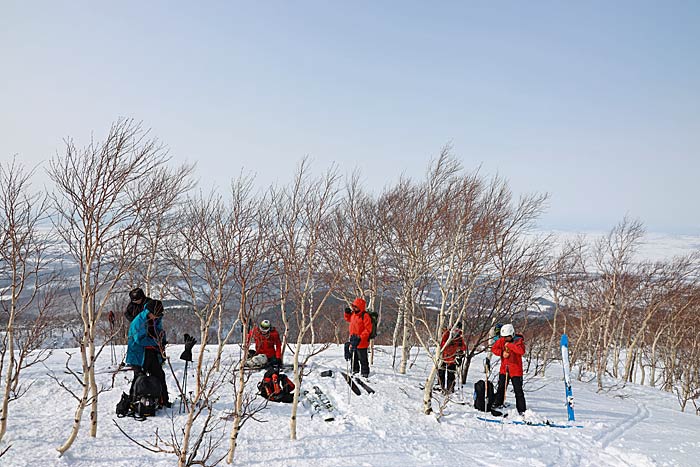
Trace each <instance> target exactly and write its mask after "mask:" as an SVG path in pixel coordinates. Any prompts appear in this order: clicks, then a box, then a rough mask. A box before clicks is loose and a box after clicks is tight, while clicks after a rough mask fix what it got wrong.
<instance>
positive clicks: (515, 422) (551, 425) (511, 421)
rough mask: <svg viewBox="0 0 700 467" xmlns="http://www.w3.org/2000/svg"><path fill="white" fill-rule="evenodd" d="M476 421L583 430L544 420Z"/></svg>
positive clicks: (491, 419) (484, 418) (496, 419)
mask: <svg viewBox="0 0 700 467" xmlns="http://www.w3.org/2000/svg"><path fill="white" fill-rule="evenodd" d="M476 418H477V419H479V420H481V421H483V422H489V423H500V424H501V425H527V426H546V427H549V428H583V425H560V424H558V423H554V422H550V421H549V420H545V421H544V422H526V421H522V420H506V419H505V418H486V417H481V416H477V417H476Z"/></svg>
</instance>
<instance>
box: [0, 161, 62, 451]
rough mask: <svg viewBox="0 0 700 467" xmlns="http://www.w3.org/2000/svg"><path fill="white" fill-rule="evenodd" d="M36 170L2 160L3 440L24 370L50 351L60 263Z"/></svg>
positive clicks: (0, 383) (0, 349) (0, 351)
mask: <svg viewBox="0 0 700 467" xmlns="http://www.w3.org/2000/svg"><path fill="white" fill-rule="evenodd" d="M32 174H33V172H31V171H30V172H26V171H25V170H24V168H23V166H22V165H21V164H19V163H18V162H17V160H16V159H13V160H12V162H10V163H8V164H0V282H1V283H2V284H3V287H2V288H1V289H0V295H1V296H2V297H3V299H2V300H0V307H1V309H2V316H3V325H4V326H3V327H4V332H3V333H2V341H1V342H0V392H1V393H2V399H0V442H2V440H3V437H4V436H5V433H6V431H7V420H8V416H9V405H10V402H11V401H13V400H16V399H17V398H19V397H21V396H22V395H23V394H24V393H25V392H26V391H27V389H28V387H23V386H22V385H21V381H20V375H21V372H22V370H24V369H25V368H28V367H30V366H32V365H35V364H37V363H40V362H42V361H44V360H45V359H46V358H47V357H48V355H49V354H50V352H49V351H47V350H45V349H42V348H41V344H42V343H43V341H44V339H45V338H46V331H47V328H48V326H49V318H48V316H47V308H48V306H49V305H50V304H51V299H52V297H53V294H52V288H51V286H52V282H53V280H54V278H55V273H54V271H53V270H52V269H51V267H52V266H54V267H55V264H52V263H53V261H52V260H51V257H50V255H49V254H48V248H49V247H50V240H51V239H50V233H49V232H48V229H42V227H41V223H42V222H43V221H46V217H47V215H48V204H47V202H46V198H45V197H44V196H43V195H41V194H39V193H32V192H31V186H30V180H31V176H32ZM8 448H9V446H8V447H7V448H5V449H1V448H0V451H2V452H4V451H5V450H6V449H8ZM0 455H1V454H0Z"/></svg>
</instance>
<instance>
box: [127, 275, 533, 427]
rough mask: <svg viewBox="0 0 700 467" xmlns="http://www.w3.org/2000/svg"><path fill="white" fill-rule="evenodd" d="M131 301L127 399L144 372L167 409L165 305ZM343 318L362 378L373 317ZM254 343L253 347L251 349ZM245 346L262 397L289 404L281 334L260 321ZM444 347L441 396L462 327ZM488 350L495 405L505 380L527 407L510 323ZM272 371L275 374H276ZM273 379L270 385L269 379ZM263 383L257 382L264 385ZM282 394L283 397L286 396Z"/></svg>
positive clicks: (457, 357)
mask: <svg viewBox="0 0 700 467" xmlns="http://www.w3.org/2000/svg"><path fill="white" fill-rule="evenodd" d="M129 298H130V303H129V305H128V307H127V310H126V312H125V316H126V317H127V319H128V320H129V322H130V325H129V335H128V349H127V353H126V364H127V365H130V366H131V367H132V368H133V370H134V380H133V381H132V387H131V390H130V395H132V396H133V395H134V382H135V381H136V379H137V377H138V376H139V375H142V374H148V375H151V376H154V377H156V378H157V379H158V381H159V382H160V386H161V395H160V404H161V405H162V406H164V407H170V406H171V403H170V399H169V397H168V387H167V384H166V381H165V372H164V371H163V361H164V360H165V355H166V354H165V345H166V344H167V339H166V334H165V331H164V330H163V323H162V320H163V303H162V302H161V301H160V300H153V299H151V298H149V297H147V296H146V294H145V293H144V292H143V290H142V289H140V288H135V289H133V290H132V291H131V292H130V293H129ZM343 318H344V319H345V321H347V322H348V323H349V326H348V327H349V329H348V331H349V335H350V337H349V340H348V342H347V343H346V355H345V358H346V359H347V360H349V362H350V364H351V367H352V373H353V374H357V373H359V374H360V375H361V376H362V377H364V378H367V377H369V372H370V366H369V356H368V348H369V342H370V335H371V333H372V326H373V324H372V319H371V317H370V315H369V313H368V312H367V303H366V302H365V300H364V299H363V298H360V297H358V298H356V299H355V300H354V301H353V302H352V303H351V304H350V307H348V308H346V309H345V310H344V313H343ZM253 345H254V348H251V347H252V346H253ZM246 347H248V348H249V349H250V350H249V354H248V356H247V357H248V358H247V359H246V361H245V365H246V366H248V367H255V368H267V369H268V370H272V371H268V373H266V375H265V378H266V379H265V378H264V379H263V382H262V383H265V382H266V381H267V383H266V385H264V386H265V389H261V394H262V395H263V396H267V397H268V398H270V399H271V400H283V399H284V400H287V399H288V394H290V393H291V391H293V389H294V385H293V383H291V381H289V379H288V378H286V377H284V378H282V377H280V379H279V382H278V381H277V378H278V376H277V375H279V374H280V373H279V369H280V367H281V366H282V343H281V341H280V335H279V332H277V329H275V328H274V327H273V326H272V325H271V323H270V321H269V320H267V319H264V320H262V321H261V322H260V323H259V324H258V326H255V327H254V328H253V329H251V330H250V332H249V333H248V335H247V339H246ZM440 348H441V349H442V361H441V364H440V368H439V371H438V381H439V384H440V387H441V388H442V389H443V391H445V392H452V391H453V390H454V385H455V377H456V374H457V368H458V367H461V365H462V358H463V357H464V354H465V352H466V349H467V346H466V343H465V341H464V337H463V335H462V326H461V323H457V324H456V325H455V326H454V327H453V328H452V329H447V330H445V331H444V332H443V334H442V339H441V342H440ZM491 352H492V353H493V354H494V355H496V356H498V357H501V366H500V371H499V376H498V389H497V390H496V395H495V401H493V407H499V406H502V405H503V402H504V400H505V392H506V388H507V385H508V383H509V382H511V383H512V385H513V392H514V393H515V404H516V408H517V410H518V412H519V413H521V414H522V413H524V412H525V410H526V409H527V406H526V403H525V395H524V393H523V363H522V356H523V354H524V353H525V341H524V340H523V336H522V335H521V334H515V328H514V327H513V325H512V324H505V325H503V326H502V327H501V328H500V335H499V336H496V341H495V342H494V343H493V345H492V347H491ZM275 370H276V371H275ZM273 380H274V381H273ZM262 383H261V384H262ZM285 394H286V395H285Z"/></svg>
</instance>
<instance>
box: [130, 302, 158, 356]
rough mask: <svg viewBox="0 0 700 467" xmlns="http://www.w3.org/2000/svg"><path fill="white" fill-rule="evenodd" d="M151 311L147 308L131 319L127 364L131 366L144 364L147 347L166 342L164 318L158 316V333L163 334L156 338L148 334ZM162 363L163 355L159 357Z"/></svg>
mask: <svg viewBox="0 0 700 467" xmlns="http://www.w3.org/2000/svg"><path fill="white" fill-rule="evenodd" d="M150 312H151V311H150V310H149V309H148V308H145V309H144V310H143V311H142V312H141V313H139V314H138V315H136V317H135V318H134V319H133V320H132V321H131V326H129V343H128V347H127V349H126V364H127V365H131V366H143V360H144V357H145V355H146V347H155V348H160V347H161V346H162V345H163V343H164V342H165V332H163V322H162V321H163V319H162V318H156V320H155V329H156V335H158V336H162V338H161V339H159V340H156V339H155V338H154V336H149V335H148V313H150ZM159 358H160V360H161V363H162V356H161V357H159Z"/></svg>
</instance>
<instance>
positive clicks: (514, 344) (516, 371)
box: [491, 324, 527, 415]
mask: <svg viewBox="0 0 700 467" xmlns="http://www.w3.org/2000/svg"><path fill="white" fill-rule="evenodd" d="M491 352H493V354H494V355H496V356H498V357H501V369H500V372H499V374H498V389H497V390H496V398H495V401H494V407H500V406H502V405H503V401H504V399H505V395H506V386H507V384H508V380H507V378H510V380H511V381H512V382H513V392H514V393H515V406H516V408H517V409H518V413H519V414H520V415H522V414H523V413H525V411H526V410H527V405H526V404H525V394H524V393H523V354H524V353H525V340H524V339H523V336H522V334H516V333H515V328H514V327H513V325H512V324H504V325H503V326H501V337H500V338H499V339H498V340H497V341H496V343H495V344H493V347H491Z"/></svg>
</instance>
